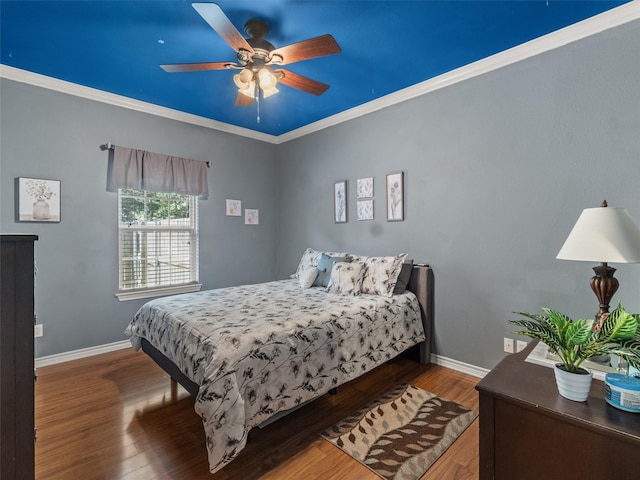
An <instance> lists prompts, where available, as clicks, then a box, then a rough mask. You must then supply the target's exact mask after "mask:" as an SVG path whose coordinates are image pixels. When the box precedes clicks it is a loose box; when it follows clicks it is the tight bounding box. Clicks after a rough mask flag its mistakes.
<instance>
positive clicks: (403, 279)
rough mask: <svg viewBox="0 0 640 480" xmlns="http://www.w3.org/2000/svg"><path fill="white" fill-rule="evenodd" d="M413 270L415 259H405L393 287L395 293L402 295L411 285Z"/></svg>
mask: <svg viewBox="0 0 640 480" xmlns="http://www.w3.org/2000/svg"><path fill="white" fill-rule="evenodd" d="M412 271H413V260H405V262H404V263H403V264H402V269H401V270H400V275H398V281H397V282H396V286H395V287H394V289H393V294H394V295H400V294H401V293H404V291H405V290H406V289H407V287H408V286H409V280H410V279H411V272H412Z"/></svg>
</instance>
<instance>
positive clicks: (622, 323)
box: [509, 305, 640, 373]
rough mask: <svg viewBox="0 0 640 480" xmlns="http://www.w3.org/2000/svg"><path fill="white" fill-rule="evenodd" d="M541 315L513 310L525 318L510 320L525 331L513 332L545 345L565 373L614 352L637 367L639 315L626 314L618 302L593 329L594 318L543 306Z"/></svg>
mask: <svg viewBox="0 0 640 480" xmlns="http://www.w3.org/2000/svg"><path fill="white" fill-rule="evenodd" d="M542 311H543V312H544V315H536V314H530V313H522V312H515V313H516V314H517V315H522V316H524V317H526V319H524V320H511V321H509V323H510V324H512V325H517V326H519V327H522V328H524V329H525V330H522V331H518V332H513V333H514V334H517V335H526V336H527V337H531V338H533V339H535V340H539V341H541V342H542V343H544V344H546V345H547V346H548V347H549V348H550V349H551V350H552V351H553V352H554V353H555V354H556V355H558V357H560V360H561V362H562V365H563V366H562V368H563V369H564V370H565V371H567V372H572V373H577V372H579V371H580V365H581V364H582V362H584V361H585V360H586V359H587V358H589V357H592V356H594V355H607V354H609V355H618V356H619V357H621V358H623V359H624V360H626V361H627V362H629V363H630V364H631V365H633V366H634V367H636V368H640V314H632V313H628V312H627V311H626V310H625V309H624V308H623V307H622V306H621V305H618V307H617V308H616V309H615V310H614V311H613V312H611V313H610V314H609V315H608V316H607V317H606V318H604V320H603V321H602V322H601V327H600V329H594V328H593V323H594V320H592V319H586V318H581V319H578V320H572V319H570V318H569V317H568V316H566V315H565V314H563V313H560V312H558V311H555V310H551V309H549V308H543V309H542Z"/></svg>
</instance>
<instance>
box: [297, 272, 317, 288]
mask: <svg viewBox="0 0 640 480" xmlns="http://www.w3.org/2000/svg"><path fill="white" fill-rule="evenodd" d="M317 276H318V269H317V268H316V267H307V268H305V269H304V270H302V273H301V274H300V276H299V277H298V281H299V282H300V286H301V287H302V288H304V289H307V288H311V286H312V285H313V282H314V280H315V279H316V277H317Z"/></svg>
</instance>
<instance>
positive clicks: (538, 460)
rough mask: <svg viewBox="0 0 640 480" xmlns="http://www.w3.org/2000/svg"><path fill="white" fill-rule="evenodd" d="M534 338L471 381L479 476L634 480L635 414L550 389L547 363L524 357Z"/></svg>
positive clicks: (600, 395)
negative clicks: (477, 418)
mask: <svg viewBox="0 0 640 480" xmlns="http://www.w3.org/2000/svg"><path fill="white" fill-rule="evenodd" d="M535 344H536V342H531V345H530V346H529V347H527V348H526V349H525V350H523V351H522V352H520V353H517V354H513V355H509V356H508V357H506V358H505V359H504V360H503V361H502V362H500V363H499V364H498V366H497V367H496V368H494V369H493V370H492V371H491V372H489V374H488V375H487V376H486V377H485V378H483V379H482V380H481V381H480V382H479V383H478V385H477V386H476V388H477V390H478V391H479V392H480V479H481V480H489V479H496V480H513V479H518V480H529V479H532V480H533V479H535V480H540V479H556V478H567V479H575V478H579V479H580V480H631V479H634V480H637V479H638V478H640V414H635V413H628V412H624V411H622V410H618V409H617V408H614V407H612V406H610V405H608V404H607V403H606V402H605V400H604V383H603V382H602V381H599V380H593V384H592V385H591V394H590V396H589V399H588V400H587V401H586V402H584V403H580V402H573V401H571V400H567V399H565V398H563V397H561V396H560V395H559V394H558V391H557V389H556V384H555V379H554V374H553V369H551V368H548V367H544V366H540V365H535V364H532V363H528V362H525V359H526V358H527V356H528V355H529V353H530V352H531V350H533V348H534V346H535Z"/></svg>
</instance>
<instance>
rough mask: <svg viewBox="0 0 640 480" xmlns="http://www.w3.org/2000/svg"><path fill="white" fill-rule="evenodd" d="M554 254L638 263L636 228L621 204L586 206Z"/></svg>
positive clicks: (639, 240) (638, 234) (639, 241)
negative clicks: (617, 205) (558, 250)
mask: <svg viewBox="0 0 640 480" xmlns="http://www.w3.org/2000/svg"><path fill="white" fill-rule="evenodd" d="M556 258H558V259H561V260H582V261H590V262H603V263H609V262H611V263H638V262H640V229H638V227H637V226H636V224H635V223H634V222H633V220H632V218H631V216H630V215H629V212H627V210H626V209H624V208H615V207H598V208H586V209H584V210H583V212H582V214H581V215H580V217H579V218H578V221H577V222H576V224H575V225H574V227H573V230H571V233H569V236H568V237H567V240H566V241H565V242H564V245H563V246H562V248H561V249H560V252H559V253H558V255H557V256H556Z"/></svg>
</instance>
